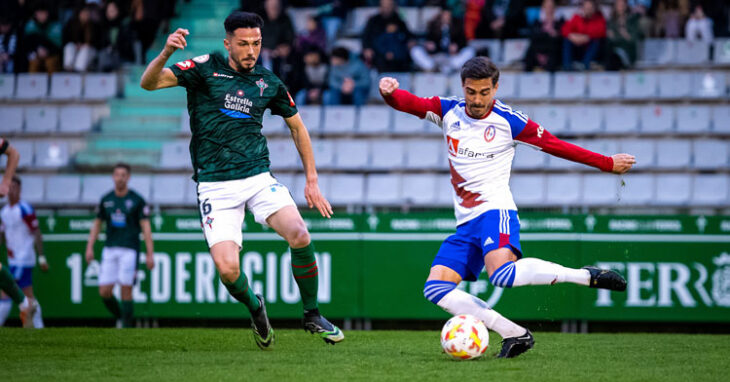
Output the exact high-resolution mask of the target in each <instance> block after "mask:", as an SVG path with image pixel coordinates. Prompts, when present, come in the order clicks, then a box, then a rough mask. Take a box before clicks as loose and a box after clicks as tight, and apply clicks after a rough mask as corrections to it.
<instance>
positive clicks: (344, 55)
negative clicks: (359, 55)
mask: <svg viewBox="0 0 730 382" xmlns="http://www.w3.org/2000/svg"><path fill="white" fill-rule="evenodd" d="M332 57H339V58H341V59H343V60H345V61H348V60H349V59H350V51H349V50H347V48H345V47H344V46H338V47H335V48H334V49H332Z"/></svg>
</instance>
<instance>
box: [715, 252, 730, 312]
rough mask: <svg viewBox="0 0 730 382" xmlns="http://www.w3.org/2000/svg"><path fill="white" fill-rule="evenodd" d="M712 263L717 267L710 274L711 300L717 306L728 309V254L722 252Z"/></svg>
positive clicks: (729, 298)
mask: <svg viewBox="0 0 730 382" xmlns="http://www.w3.org/2000/svg"><path fill="white" fill-rule="evenodd" d="M712 262H713V263H715V265H716V266H717V270H715V273H713V274H712V299H713V300H715V303H716V304H717V305H719V306H726V307H730V254H728V253H726V252H723V253H722V254H720V256H717V257H715V258H714V259H712Z"/></svg>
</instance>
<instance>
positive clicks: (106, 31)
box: [98, 1, 135, 72]
mask: <svg viewBox="0 0 730 382" xmlns="http://www.w3.org/2000/svg"><path fill="white" fill-rule="evenodd" d="M101 30H102V32H101V38H100V39H101V45H100V46H101V49H100V51H99V65H98V67H99V70H100V71H102V72H108V71H113V70H116V69H117V68H118V67H119V65H120V64H121V62H122V61H128V62H133V61H135V55H134V40H135V38H134V34H133V32H132V29H131V27H130V25H129V19H127V18H124V17H123V16H122V13H121V10H120V9H119V5H118V4H117V2H115V1H110V2H108V3H106V7H105V8H104V18H103V20H102V28H101Z"/></svg>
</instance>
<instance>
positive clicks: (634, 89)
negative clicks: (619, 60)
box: [624, 71, 658, 100]
mask: <svg viewBox="0 0 730 382" xmlns="http://www.w3.org/2000/svg"><path fill="white" fill-rule="evenodd" d="M657 80H658V76H657V73H655V72H651V71H641V72H629V73H626V75H625V76H624V98H626V99H632V100H634V99H635V100H646V99H652V98H654V97H656V96H657V86H658V84H657Z"/></svg>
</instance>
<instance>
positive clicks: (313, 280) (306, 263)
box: [291, 243, 319, 310]
mask: <svg viewBox="0 0 730 382" xmlns="http://www.w3.org/2000/svg"><path fill="white" fill-rule="evenodd" d="M291 269H292V273H293V274H294V280H296V282H297V285H298V286H299V294H301V295H302V305H304V310H312V309H317V288H318V287H319V279H318V277H317V275H318V274H319V271H318V270H317V260H316V259H315V258H314V245H313V244H312V243H309V245H308V246H306V247H304V248H292V249H291Z"/></svg>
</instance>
